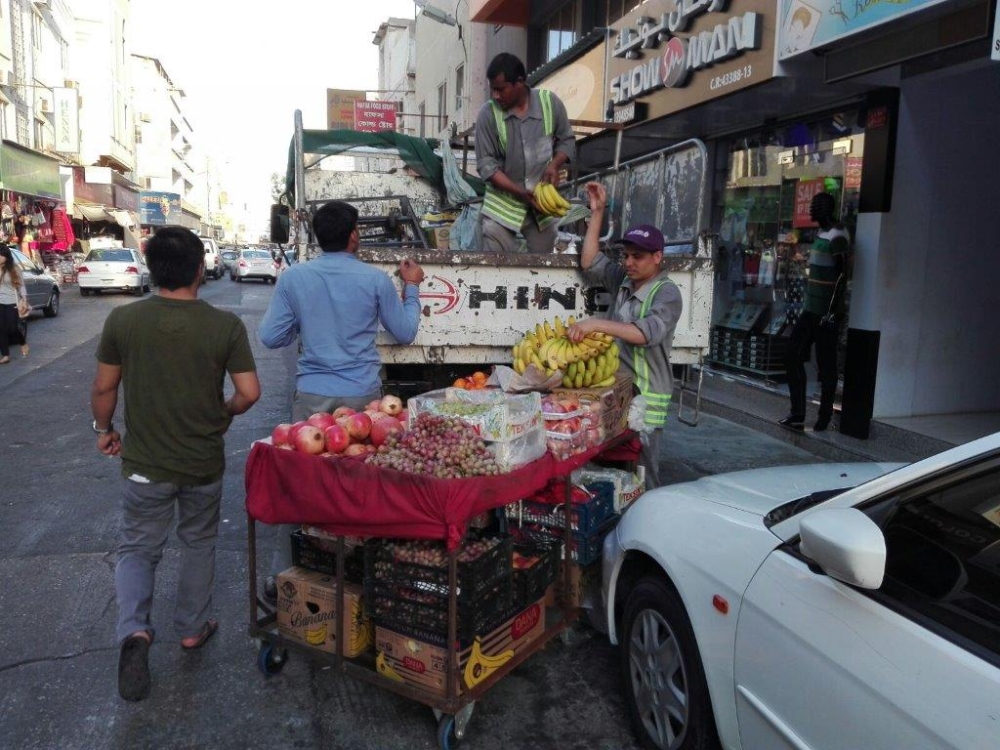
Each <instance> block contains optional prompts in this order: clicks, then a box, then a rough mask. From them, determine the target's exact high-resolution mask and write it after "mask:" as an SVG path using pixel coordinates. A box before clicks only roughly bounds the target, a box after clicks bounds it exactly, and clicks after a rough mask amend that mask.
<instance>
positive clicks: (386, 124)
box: [354, 101, 399, 133]
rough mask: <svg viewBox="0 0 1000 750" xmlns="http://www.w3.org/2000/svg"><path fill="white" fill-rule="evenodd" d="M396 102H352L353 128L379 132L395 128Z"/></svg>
mask: <svg viewBox="0 0 1000 750" xmlns="http://www.w3.org/2000/svg"><path fill="white" fill-rule="evenodd" d="M398 111H399V104H398V103H397V102H367V101H366V102H363V101H356V102H354V129H355V130H357V131H358V132H360V133H381V132H384V131H386V130H395V129H396V112H398Z"/></svg>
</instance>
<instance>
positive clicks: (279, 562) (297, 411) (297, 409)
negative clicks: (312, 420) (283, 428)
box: [271, 388, 382, 576]
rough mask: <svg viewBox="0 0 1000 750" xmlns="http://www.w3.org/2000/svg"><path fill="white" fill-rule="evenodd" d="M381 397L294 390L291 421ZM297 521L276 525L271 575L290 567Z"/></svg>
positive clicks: (379, 393) (360, 406) (361, 405)
mask: <svg viewBox="0 0 1000 750" xmlns="http://www.w3.org/2000/svg"><path fill="white" fill-rule="evenodd" d="M377 398H382V389H381V388H380V389H379V390H378V391H377V392H375V393H369V394H368V395H367V396H320V395H318V394H316V393H303V392H302V391H295V396H294V397H293V398H292V422H299V421H301V420H303V419H308V418H309V417H310V416H312V415H313V414H316V413H317V412H321V411H325V412H327V413H328V414H332V413H333V410H334V409H336V408H337V407H338V406H349V407H350V408H352V409H354V410H355V411H361V410H362V409H364V408H365V407H366V406H368V404H369V402H371V401H374V400H375V399H377ZM299 526H300V524H297V523H283V524H279V525H278V536H277V538H276V540H275V545H274V557H273V559H272V561H271V570H272V571H273V572H272V575H275V576H276V575H278V573H281V572H283V571H285V570H288V569H289V568H290V567H292V544H291V542H290V541H289V538H290V537H291V535H292V532H293V531H295V530H296V529H297V528H299Z"/></svg>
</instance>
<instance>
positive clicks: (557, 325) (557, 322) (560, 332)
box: [552, 315, 566, 337]
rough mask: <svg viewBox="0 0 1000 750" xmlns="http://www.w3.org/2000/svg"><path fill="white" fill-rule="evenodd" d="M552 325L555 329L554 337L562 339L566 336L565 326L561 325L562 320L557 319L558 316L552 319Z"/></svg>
mask: <svg viewBox="0 0 1000 750" xmlns="http://www.w3.org/2000/svg"><path fill="white" fill-rule="evenodd" d="M552 325H553V326H554V328H555V331H556V336H560V337H562V336H565V335H566V326H564V325H563V322H562V320H560V319H559V316H558V315H556V317H555V318H553V320H552Z"/></svg>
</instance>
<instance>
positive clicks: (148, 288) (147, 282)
mask: <svg viewBox="0 0 1000 750" xmlns="http://www.w3.org/2000/svg"><path fill="white" fill-rule="evenodd" d="M150 291H151V289H150V287H149V281H148V280H147V281H146V283H145V284H143V285H142V293H143V294H147V293H148V292H150Z"/></svg>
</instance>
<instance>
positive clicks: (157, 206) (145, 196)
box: [139, 190, 182, 227]
mask: <svg viewBox="0 0 1000 750" xmlns="http://www.w3.org/2000/svg"><path fill="white" fill-rule="evenodd" d="M139 209H140V211H139V215H140V223H142V224H144V225H147V226H155V227H162V226H166V225H168V224H181V223H182V221H181V196H180V195H179V194H178V193H163V192H159V191H155V190H143V191H142V192H141V193H140V194H139Z"/></svg>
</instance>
